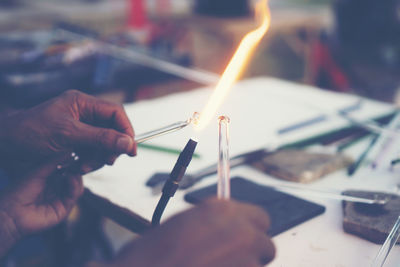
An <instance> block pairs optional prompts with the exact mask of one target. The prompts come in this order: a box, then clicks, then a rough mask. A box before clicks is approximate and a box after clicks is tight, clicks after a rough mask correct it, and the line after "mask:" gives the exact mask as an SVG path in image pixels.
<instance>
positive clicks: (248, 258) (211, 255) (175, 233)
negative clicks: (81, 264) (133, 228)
mask: <svg viewBox="0 0 400 267" xmlns="http://www.w3.org/2000/svg"><path fill="white" fill-rule="evenodd" d="M268 227H269V219H268V216H267V215H266V214H265V212H264V211H263V210H262V209H260V208H258V207H255V206H250V205H247V204H242V203H238V202H233V201H223V200H210V201H207V202H205V203H203V204H201V205H199V206H198V207H195V208H193V209H191V210H189V211H186V212H184V213H181V214H179V215H177V216H175V217H173V218H172V219H170V220H168V221H167V222H166V223H164V224H162V225H161V226H160V227H158V228H156V229H154V230H151V231H150V232H148V233H147V234H145V235H143V236H142V237H141V238H139V239H138V240H136V241H134V242H133V243H132V244H130V245H129V246H127V247H126V248H125V249H124V250H123V251H122V252H121V254H120V255H119V256H118V257H117V258H116V260H115V261H114V262H113V263H112V264H111V266H113V267H125V266H138V267H141V266H143V267H144V266H152V267H172V266H185V267H203V266H207V267H235V266H237V267H243V266H246V267H258V266H264V265H265V264H267V263H268V262H270V261H271V260H272V259H273V258H274V255H275V248H274V245H273V243H272V242H271V240H270V239H269V238H268V236H267V234H266V232H267V229H268ZM91 266H96V265H91Z"/></svg>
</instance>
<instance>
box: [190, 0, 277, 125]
mask: <svg viewBox="0 0 400 267" xmlns="http://www.w3.org/2000/svg"><path fill="white" fill-rule="evenodd" d="M258 15H260V16H261V17H262V23H261V25H260V26H259V27H258V28H257V29H255V30H253V31H251V32H249V33H248V34H246V36H245V37H244V38H243V39H242V41H241V42H240V44H239V47H238V49H237V50H236V52H235V54H234V55H233V57H232V59H231V61H230V62H229V64H228V66H227V67H226V69H225V71H224V73H223V74H222V77H221V79H220V80H219V82H218V84H217V86H216V88H215V90H214V92H213V94H212V95H211V97H210V99H209V101H208V103H207V105H206V106H205V107H204V109H203V112H202V113H201V115H200V118H199V120H198V122H197V123H196V126H197V127H196V129H197V130H201V129H203V128H204V127H205V126H206V125H207V124H208V122H210V120H212V118H213V116H214V114H215V113H216V112H217V109H218V107H219V106H220V105H221V103H222V101H223V100H224V98H225V97H226V95H227V94H228V92H229V90H230V89H231V88H232V86H233V85H234V84H235V82H236V81H237V80H238V79H239V77H240V75H241V74H242V73H243V71H244V69H245V67H246V65H247V63H248V62H249V60H250V57H251V55H252V54H253V52H254V50H255V48H256V47H257V45H258V44H259V43H260V41H261V39H262V38H263V37H264V35H265V34H266V33H267V31H268V29H269V26H270V22H271V16H270V11H269V8H268V0H261V1H260V2H259V3H258V4H257V5H256V16H258Z"/></svg>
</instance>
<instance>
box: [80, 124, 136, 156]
mask: <svg viewBox="0 0 400 267" xmlns="http://www.w3.org/2000/svg"><path fill="white" fill-rule="evenodd" d="M74 135H75V136H74V137H73V139H74V143H75V144H76V145H82V146H91V147H93V148H95V149H99V148H100V149H104V150H108V151H110V152H112V153H115V154H124V153H126V154H128V155H130V156H135V155H136V143H135V141H134V140H133V138H132V137H130V136H129V135H127V134H123V133H120V132H118V131H116V130H114V129H107V128H100V127H94V126H91V125H88V124H85V123H82V122H77V130H76V131H75V133H74Z"/></svg>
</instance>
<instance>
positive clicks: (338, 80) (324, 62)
mask: <svg viewBox="0 0 400 267" xmlns="http://www.w3.org/2000/svg"><path fill="white" fill-rule="evenodd" d="M311 57H312V58H311V66H310V67H311V75H312V80H313V82H314V84H316V85H317V86H319V87H322V88H329V89H332V90H335V91H340V92H348V91H350V82H349V79H348V78H347V76H346V74H345V73H344V72H343V71H342V69H341V68H340V67H339V65H338V64H337V63H336V62H335V60H334V58H333V56H332V54H331V51H330V50H329V47H328V46H327V45H326V44H325V43H324V42H321V41H320V40H319V41H317V42H316V43H314V44H313V45H312V56H311Z"/></svg>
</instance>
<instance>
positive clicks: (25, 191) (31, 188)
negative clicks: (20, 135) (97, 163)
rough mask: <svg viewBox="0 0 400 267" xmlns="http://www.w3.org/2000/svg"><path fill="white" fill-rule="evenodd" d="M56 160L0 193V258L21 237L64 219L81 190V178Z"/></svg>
mask: <svg viewBox="0 0 400 267" xmlns="http://www.w3.org/2000/svg"><path fill="white" fill-rule="evenodd" d="M56 165H57V164H56V163H55V160H53V163H48V164H46V165H44V166H41V167H40V168H38V169H37V170H35V171H34V172H32V173H31V174H29V175H28V176H26V177H24V178H21V179H18V180H17V181H16V182H15V183H12V184H11V185H9V186H8V187H7V188H6V189H4V190H3V191H1V192H0V220H1V223H0V244H3V245H0V257H1V255H2V254H4V253H5V252H6V250H7V249H9V248H10V247H11V246H12V245H13V244H15V243H16V242H17V241H18V240H19V239H20V238H22V237H24V236H26V235H29V234H32V233H35V232H38V231H41V230H44V229H47V228H49V227H52V226H54V225H56V224H58V223H60V222H61V221H63V220H64V219H65V218H66V217H67V215H68V214H69V212H70V211H71V209H72V208H73V206H74V205H75V203H76V201H77V199H78V198H79V196H81V194H82V193H83V185H82V177H81V176H80V175H76V174H67V173H63V174H61V173H60V172H59V171H58V170H57V168H56Z"/></svg>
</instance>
